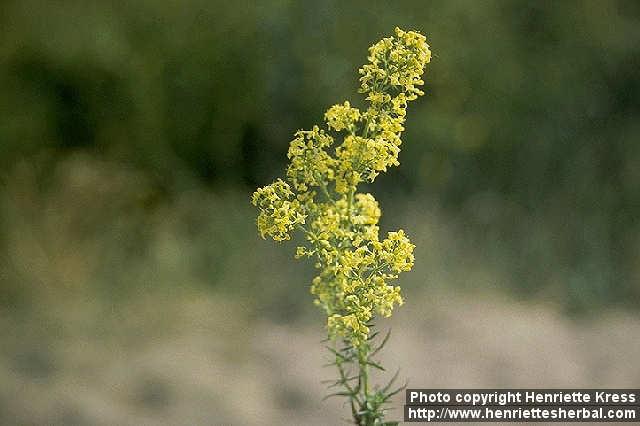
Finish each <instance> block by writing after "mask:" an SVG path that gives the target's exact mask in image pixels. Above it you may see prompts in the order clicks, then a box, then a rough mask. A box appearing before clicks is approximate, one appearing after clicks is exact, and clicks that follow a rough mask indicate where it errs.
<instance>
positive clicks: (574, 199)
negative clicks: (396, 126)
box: [0, 0, 640, 308]
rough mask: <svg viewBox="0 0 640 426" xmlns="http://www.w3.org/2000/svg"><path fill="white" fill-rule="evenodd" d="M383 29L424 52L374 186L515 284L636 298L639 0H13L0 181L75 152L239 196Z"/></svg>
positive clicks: (163, 187) (346, 87) (331, 98)
mask: <svg viewBox="0 0 640 426" xmlns="http://www.w3.org/2000/svg"><path fill="white" fill-rule="evenodd" d="M395 26H401V27H404V28H415V29H418V30H420V31H423V32H424V33H425V34H426V35H427V36H428V39H429V40H430V43H431V45H432V47H433V52H434V59H433V67H432V68H431V69H430V71H429V72H428V74H427V76H426V78H425V80H426V81H427V82H428V85H427V87H426V92H427V95H426V96H425V98H424V100H423V101H422V102H419V103H418V105H416V107H415V108H414V109H412V111H410V112H409V118H408V123H409V124H408V125H407V131H406V133H405V139H406V141H407V143H406V144H404V145H403V152H402V154H401V161H403V164H404V167H403V169H395V170H393V171H392V172H391V173H390V176H389V177H388V178H387V179H386V180H385V181H384V182H380V183H376V185H378V189H377V190H378V191H380V192H383V191H384V189H387V195H386V198H387V199H389V198H391V197H394V198H397V199H401V200H405V201H406V200H409V199H411V200H428V202H429V203H438V204H440V205H441V206H443V208H444V209H445V211H447V212H448V214H449V215H450V217H452V218H453V219H454V220H456V221H457V223H459V224H460V227H461V228H463V229H464V230H465V232H466V235H468V236H469V239H470V242H469V244H470V245H471V246H472V247H475V248H476V249H477V250H478V251H481V252H483V253H485V255H486V256H487V259H488V260H492V259H497V258H499V259H501V261H502V262H503V263H504V264H505V265H507V266H506V268H507V269H508V271H509V273H510V274H511V280H510V282H511V283H513V286H514V287H516V288H519V289H520V290H522V291H532V290H536V291H538V290H541V291H548V292H550V294H553V295H561V297H562V298H563V300H565V301H567V302H568V303H569V305H571V306H574V307H577V308H580V307H588V306H593V305H600V304H604V303H608V302H620V301H624V302H628V303H631V304H633V305H635V306H637V301H638V297H639V296H640V284H639V283H640V269H639V267H638V265H639V264H640V254H639V252H640V221H638V220H637V218H638V216H639V215H640V144H639V143H638V140H640V120H639V117H640V75H639V74H640V73H639V71H638V70H640V4H639V3H638V2H634V1H581V2H577V1H575V2H574V1H567V2H523V1H510V2H504V1H482V2H477V1H471V0H468V1H432V2H431V1H430V2H425V1H419V0H415V1H404V2H393V3H389V2H371V1H367V2H364V1H363V2H340V1H327V2H311V1H263V2H241V1H236V2H221V1H213V2H212V1H203V0H184V1H159V0H156V1H151V0H147V1H135V2H124V1H116V2H93V1H53V2H37V1H30V0H13V1H12V0H6V1H4V2H2V3H1V4H0V93H1V95H0V170H2V174H0V182H1V181H4V180H6V179H8V177H9V176H13V175H14V174H13V173H11V172H10V171H11V170H12V168H13V167H14V165H15V164H16V163H24V162H26V163H28V164H37V165H38V167H37V169H38V170H41V173H40V177H39V183H40V184H41V185H44V186H46V184H47V182H48V176H49V175H50V172H51V170H52V167H53V166H54V165H56V164H59V162H60V160H62V159H65V158H67V157H68V156H69V155H70V154H73V153H76V152H77V151H82V152H83V154H87V155H90V156H93V157H96V158H98V159H102V160H107V161H109V162H115V163H122V164H124V165H125V166H126V167H130V168H132V169H135V170H136V176H138V175H140V174H142V175H144V176H145V179H148V181H149V182H151V186H152V187H153V188H156V189H160V191H157V192H158V193H159V194H165V195H163V196H164V197H166V199H171V198H172V197H174V195H175V194H178V193H179V192H180V191H182V190H184V189H185V188H193V187H195V186H197V185H199V183H202V184H205V185H208V186H209V187H211V188H213V189H214V190H216V191H220V190H222V189H223V188H225V190H226V188H245V189H246V191H247V192H248V191H249V188H252V187H254V186H255V185H256V184H264V183H266V182H268V181H270V180H271V178H272V177H273V176H274V175H275V174H277V173H278V172H279V171H280V170H281V169H282V167H283V166H284V162H285V160H286V156H285V153H286V148H287V146H288V143H289V141H290V140H291V139H292V137H293V132H294V131H295V130H297V129H298V128H308V127H309V126H310V125H311V124H313V122H314V120H315V119H316V118H317V117H318V115H319V114H321V113H322V111H324V110H325V109H326V108H327V107H328V106H330V105H331V104H333V103H334V102H335V100H336V99H342V98H345V97H346V96H347V95H348V94H350V93H353V92H354V91H355V90H356V88H357V86H358V81H357V78H355V77H354V71H355V70H356V69H357V67H358V65H359V62H360V60H361V56H362V55H361V54H360V52H362V51H364V49H366V47H367V46H368V44H369V42H370V40H375V39H378V38H380V36H382V35H384V34H386V33H388V32H389V31H390V30H391V29H393V28H394V27H395ZM354 106H357V107H360V106H361V105H354ZM380 198H381V199H382V204H383V206H384V200H385V195H384V193H382V194H381V197H380ZM211 214H213V215H215V214H216V212H212V213H211ZM407 226H410V225H407ZM417 255H419V253H418V254H417ZM450 266H451V267H452V268H456V267H459V268H464V265H450ZM469 285H473V283H469Z"/></svg>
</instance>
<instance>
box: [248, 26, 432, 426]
mask: <svg viewBox="0 0 640 426" xmlns="http://www.w3.org/2000/svg"><path fill="white" fill-rule="evenodd" d="M368 59H369V62H368V63H367V64H366V65H364V66H363V67H362V68H360V70H359V71H360V75H361V77H360V84H361V85H360V89H359V92H360V93H364V94H365V95H366V100H367V101H368V107H367V109H366V110H365V111H360V110H359V109H358V108H354V107H352V106H351V104H350V103H349V102H348V101H345V102H344V103H342V104H338V105H334V106H332V107H331V108H329V110H328V111H327V112H326V113H325V116H324V119H325V123H326V128H320V127H319V126H314V127H313V128H312V129H311V130H300V131H298V132H296V134H295V138H294V139H293V141H292V142H291V145H290V147H289V152H288V158H289V159H290V160H291V162H290V164H289V166H288V168H287V174H286V181H285V180H282V179H278V180H276V181H275V182H273V183H272V184H270V185H267V186H265V187H262V188H259V189H258V190H257V191H256V192H255V193H254V194H253V198H252V202H253V204H254V205H255V206H256V207H258V209H259V215H258V219H257V224H258V230H259V232H260V235H261V236H262V237H263V238H266V237H267V236H269V237H271V238H273V239H274V240H275V241H283V240H289V239H290V238H291V235H292V233H293V232H294V231H299V232H301V233H302V234H303V236H304V239H305V241H306V242H305V244H304V245H302V246H300V247H298V248H297V251H296V258H301V257H308V258H311V259H314V260H315V267H316V268H317V269H318V275H317V276H316V277H315V278H314V279H313V282H312V285H311V293H312V294H313V295H314V296H315V300H314V303H315V304H316V305H318V306H320V307H321V308H322V309H323V310H324V311H325V312H326V314H327V329H328V335H329V341H330V342H331V343H332V345H331V347H329V350H330V351H331V352H332V353H333V355H334V356H335V361H334V362H333V363H332V365H335V366H336V367H337V369H338V373H339V378H338V379H337V380H334V381H332V383H331V386H332V387H337V388H339V389H340V390H339V391H338V392H336V393H335V394H333V395H341V396H345V397H347V398H348V399H349V403H350V406H351V414H352V416H353V420H354V422H355V424H357V425H366V426H369V425H385V424H386V425H389V424H395V423H393V422H387V423H385V422H384V413H385V408H384V407H383V405H384V404H385V403H386V402H388V400H389V398H390V397H391V396H392V395H393V394H394V392H397V391H398V390H391V386H392V382H393V380H392V382H391V383H389V384H388V385H387V386H384V387H382V388H373V387H372V386H371V383H370V377H369V374H370V369H371V368H373V369H382V367H381V366H380V365H379V364H378V363H376V362H375V361H374V360H373V357H374V356H375V355H376V353H377V352H378V351H379V350H380V349H381V348H382V347H383V346H384V344H385V343H386V341H387V339H388V334H387V336H386V337H385V338H384V339H382V342H381V343H376V339H377V336H378V334H377V332H376V331H374V330H373V328H374V325H373V320H374V316H376V315H379V316H382V317H389V316H390V315H391V313H392V311H393V308H394V306H395V305H401V304H402V303H403V300H402V296H401V294H400V287H399V286H397V285H393V284H392V283H393V282H394V281H395V280H396V279H397V278H398V274H400V273H401V272H404V271H409V270H410V269H411V268H412V266H413V262H414V256H413V249H414V247H415V246H414V245H413V244H411V242H410V241H409V238H407V236H406V235H405V233H404V231H403V230H399V231H396V232H389V233H388V234H387V236H386V238H384V239H383V240H380V238H379V227H378V221H379V219H380V215H381V211H380V207H379V206H378V203H377V201H376V200H375V198H374V197H373V195H371V194H365V193H358V192H357V188H358V185H359V184H360V183H363V182H369V183H371V182H373V181H374V180H375V179H376V177H377V176H378V174H379V173H380V172H385V171H386V170H387V168H388V167H390V166H397V165H398V164H399V162H398V154H399V153H400V144H401V142H402V141H401V140H400V136H401V133H402V131H403V130H404V127H403V125H404V121H405V115H406V108H407V103H408V102H410V101H413V100H415V99H417V97H418V96H420V95H423V94H424V93H423V92H422V91H421V90H420V89H419V87H420V86H422V85H423V84H424V81H423V80H422V74H423V72H424V69H425V66H426V64H428V63H429V61H430V59H431V51H430V50H429V45H428V44H427V43H426V39H425V37H424V36H423V35H421V34H420V33H418V32H415V31H403V30H401V29H399V28H396V29H395V34H394V35H393V36H392V37H387V38H384V39H382V40H380V41H379V42H377V43H376V44H374V45H373V46H371V47H370V48H369V58H368ZM336 141H339V142H340V143H339V144H338V145H337V146H336ZM334 147H335V148H334ZM394 379H395V377H394Z"/></svg>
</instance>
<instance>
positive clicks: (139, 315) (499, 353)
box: [0, 291, 640, 426]
mask: <svg viewBox="0 0 640 426" xmlns="http://www.w3.org/2000/svg"><path fill="white" fill-rule="evenodd" d="M97 303H98V302H92V301H90V300H82V301H78V300H73V301H71V300H70V301H68V303H67V304H60V303H57V304H55V305H54V306H56V310H55V311H51V312H46V311H43V313H41V314H37V315H34V314H33V313H30V314H29V315H28V316H24V317H21V316H20V315H19V314H16V313H12V314H11V315H10V316H9V315H8V314H7V313H6V312H5V313H4V315H3V316H0V321H1V323H2V324H3V326H2V327H1V328H0V329H1V330H2V331H1V333H2V335H1V341H2V342H3V344H2V347H1V348H0V424H7V425H9V424H20V425H31V424H33V425H44V424H47V425H58V424H60V425H62V424H65V425H116V424H117V425H196V424H197V425H205V424H206V425H276V424H283V425H284V424H286V425H312V426H313V425H339V424H346V421H345V420H344V416H346V415H347V413H348V410H347V408H346V407H345V406H343V405H342V401H339V400H328V401H324V402H322V401H321V399H322V397H323V396H324V395H325V394H326V390H325V388H324V385H322V384H321V383H320V381H321V380H323V379H328V378H332V377H333V375H334V373H333V371H332V370H331V369H330V368H322V367H321V365H322V364H323V363H324V362H326V361H327V359H328V357H327V355H326V353H325V352H324V351H323V349H322V343H321V340H322V339H323V329H322V327H321V326H320V325H317V324H319V323H320V320H321V316H320V314H318V315H315V314H311V315H310V316H309V317H308V318H306V319H304V320H299V321H296V322H295V323H292V324H286V323H279V324H276V323H273V322H271V321H265V320H259V319H256V318H255V315H254V313H253V312H252V311H251V308H249V307H247V306H245V305H243V304H242V302H241V301H237V300H236V301H234V300H232V299H229V298H223V297H220V296H215V295H213V294H211V293H208V292H204V291H203V292H197V291H184V292H174V293H172V294H170V295H169V294H160V295H158V294H154V295H151V294H141V295H139V296H136V297H133V298H130V299H129V300H126V301H122V302H120V303H117V304H113V305H112V306H106V307H105V306H102V305H98V306H97V305H96V304H97ZM309 305H310V304H309ZM310 309H312V308H311V307H310ZM45 312H46V313H45ZM314 315H315V316H314ZM385 326H386V327H388V326H391V327H392V329H393V335H392V336H393V337H392V340H391V342H390V344H389V345H388V347H387V348H385V351H384V355H383V359H382V361H383V363H384V364H385V365H386V366H388V367H389V368H390V369H393V368H394V367H400V368H401V376H403V377H406V378H408V379H409V385H410V387H429V388H446V387H449V388H492V387H505V388H508V387H516V388H517V387H520V388H523V387H531V388H534V387H540V388H542V387H549V388H570V387H586V388H594V387H609V388H625V387H629V388H632V387H637V385H638V383H640V364H639V363H638V362H637V361H638V359H640V318H638V317H637V316H632V315H631V314H625V313H616V312H611V313H608V314H603V315H600V316H599V317H598V318H592V319H590V320H588V321H587V320H583V321H575V320H570V319H567V318H566V317H564V316H563V315H560V314H559V313H557V312H556V310H555V309H554V308H553V307H551V306H545V305H532V304H523V303H518V302H514V301H513V300H507V299H504V298H501V297H497V296H495V295H473V296H468V295H467V296H460V295H454V294H448V293H444V292H438V293H437V294H433V293H432V294H430V295H429V296H427V295H424V297H420V296H418V295H414V297H413V298H412V300H411V301H410V302H409V303H407V304H406V305H405V306H404V307H403V308H402V309H400V310H399V311H398V312H397V315H395V316H394V318H393V320H391V321H390V322H387V323H385ZM382 378H384V377H382ZM403 398H404V396H403V395H398V398H396V401H395V406H396V407H397V409H396V410H395V411H394V412H393V413H394V414H393V415H392V417H393V418H396V419H400V418H401V416H402V412H401V404H402V403H403Z"/></svg>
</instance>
